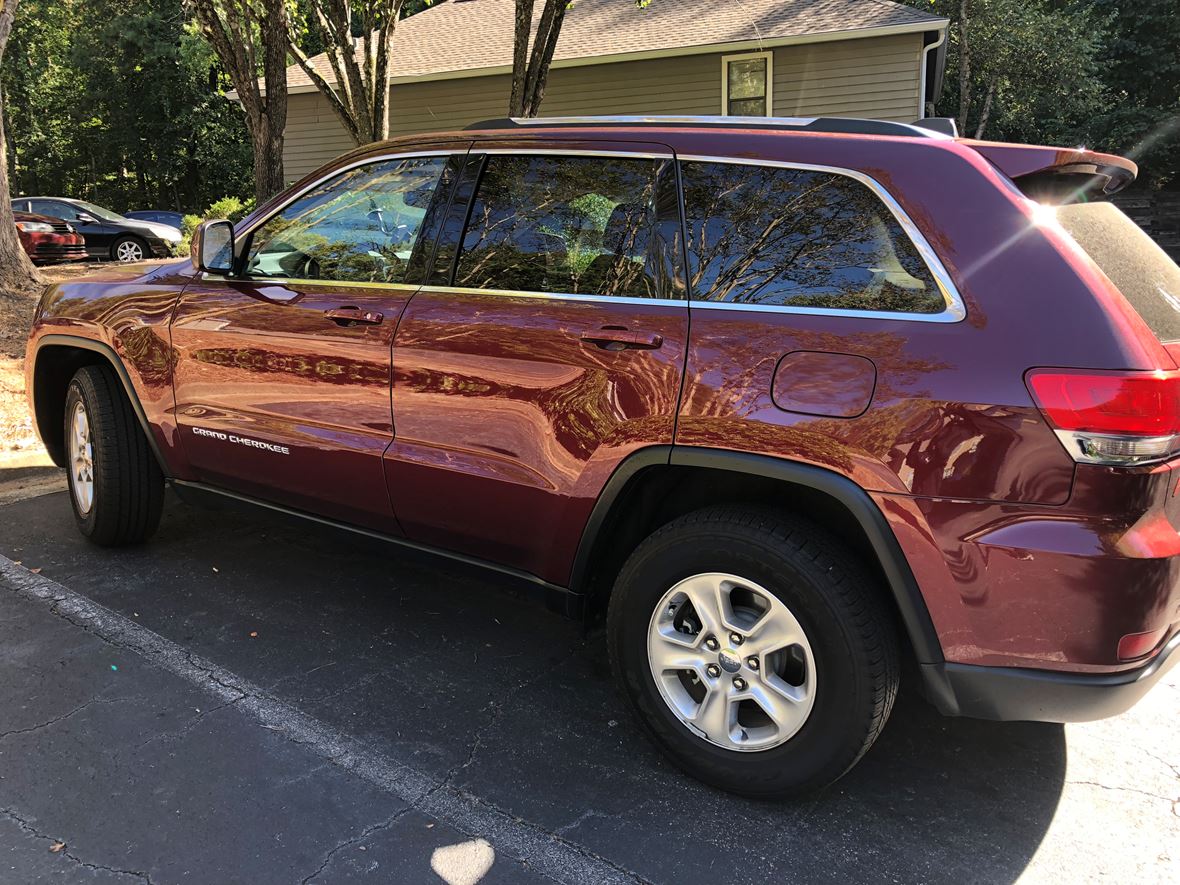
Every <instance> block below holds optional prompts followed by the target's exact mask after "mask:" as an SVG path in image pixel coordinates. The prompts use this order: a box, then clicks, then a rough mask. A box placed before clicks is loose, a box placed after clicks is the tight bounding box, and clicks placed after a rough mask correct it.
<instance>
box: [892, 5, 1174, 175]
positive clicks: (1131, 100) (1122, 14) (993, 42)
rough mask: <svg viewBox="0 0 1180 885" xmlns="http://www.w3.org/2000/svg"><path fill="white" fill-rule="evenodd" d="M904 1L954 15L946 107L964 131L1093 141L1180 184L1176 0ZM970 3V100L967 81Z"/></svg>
mask: <svg viewBox="0 0 1180 885" xmlns="http://www.w3.org/2000/svg"><path fill="white" fill-rule="evenodd" d="M901 2H904V3H906V4H907V5H909V6H914V7H916V8H919V9H923V10H925V11H928V12H934V13H937V14H939V15H943V16H946V17H947V18H949V19H950V20H951V25H950V31H949V46H948V50H947V66H946V79H945V82H944V86H943V90H942V95H941V96H940V98H939V100H938V104H937V109H936V112H937V113H938V114H939V115H940V116H951V117H957V118H960V128H961V129H962V131H963V134H964V135H971V136H974V135H977V134H981V135H982V137H984V138H989V139H994V140H997V141H1023V142H1033V143H1042V144H1045V143H1047V144H1084V145H1086V146H1087V147H1091V148H1095V149H1097V150H1104V151H1111V152H1114V153H1118V154H1123V155H1126V156H1131V157H1132V158H1133V159H1135V160H1136V161H1137V162H1138V163H1139V164H1140V179H1141V181H1143V182H1144V183H1145V184H1147V185H1149V186H1156V187H1158V186H1163V185H1168V184H1172V185H1175V184H1180V52H1177V46H1180V15H1177V14H1176V11H1175V9H1176V6H1175V0H1141V2H1137V3H1126V2H1123V0H968V2H967V3H965V4H964V3H962V2H961V0H901ZM964 6H966V9H967V29H966V30H967V35H966V36H967V46H968V59H969V69H970V77H969V79H968V83H967V94H966V100H965V101H964V100H963V99H964V96H963V95H962V94H961V90H960V84H959V71H960V62H961V59H962V55H963V51H962V50H963V45H962V44H963V36H962V33H961V29H960V18H961V15H962V11H963V8H964ZM989 92H990V94H991V101H990V103H989V102H988V99H987V96H988V94H989ZM985 107H986V108H987V113H986V118H985V113H984V111H985ZM964 117H965V120H964V119H963V118H964ZM981 122H982V123H983V124H984V125H983V129H982V132H981V133H980V124H981Z"/></svg>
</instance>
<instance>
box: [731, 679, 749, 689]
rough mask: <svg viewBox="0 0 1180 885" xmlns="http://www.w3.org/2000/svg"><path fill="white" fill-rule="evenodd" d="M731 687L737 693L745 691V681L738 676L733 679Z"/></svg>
mask: <svg viewBox="0 0 1180 885" xmlns="http://www.w3.org/2000/svg"><path fill="white" fill-rule="evenodd" d="M733 687H734V688H736V689H737V690H738V691H745V690H746V680H744V679H742V677H740V676H735V677H733Z"/></svg>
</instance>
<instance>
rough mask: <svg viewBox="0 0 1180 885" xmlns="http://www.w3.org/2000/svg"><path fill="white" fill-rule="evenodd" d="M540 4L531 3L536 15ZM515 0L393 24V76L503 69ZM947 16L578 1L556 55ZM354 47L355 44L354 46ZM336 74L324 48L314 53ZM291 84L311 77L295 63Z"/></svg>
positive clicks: (846, 4) (815, 7) (861, 8)
mask: <svg viewBox="0 0 1180 885" xmlns="http://www.w3.org/2000/svg"><path fill="white" fill-rule="evenodd" d="M541 6H542V4H541V3H537V4H536V11H535V15H537V16H539V15H540V8H541ZM513 10H514V0H444V2H442V3H440V4H439V5H437V6H434V7H432V8H430V9H427V10H425V11H424V12H420V13H418V14H417V15H413V16H410V17H409V18H407V19H406V20H405V21H402V22H401V23H399V24H398V26H397V30H396V32H395V34H394V40H393V52H392V53H391V57H390V77H391V78H392V79H402V78H420V77H427V76H430V75H432V74H441V73H451V74H454V73H455V72H460V71H471V72H472V74H473V75H474V74H475V73H477V72H483V71H485V70H486V69H488V68H508V69H510V67H511V64H512V33H513ZM945 21H946V19H943V18H940V17H938V16H936V15H931V14H930V13H927V12H922V11H921V10H918V9H914V8H913V7H910V6H903V5H901V4H900V3H893V2H889V0H740V2H727V3H722V2H710V0H698V2H693V0H654V2H652V4H651V5H650V6H648V7H647V8H646V9H642V10H641V9H637V8H636V6H635V2H634V0H577V2H576V3H574V4H573V6H572V7H570V10H569V12H568V13H567V14H566V19H565V23H564V25H563V26H562V30H561V38H560V39H559V40H558V43H557V49H556V51H555V53H554V61H555V63H559V62H563V61H565V62H569V61H571V60H575V59H586V58H596V57H601V56H612V55H628V54H631V53H640V52H656V51H667V50H674V49H678V48H691V47H708V46H720V45H726V44H731V43H739V42H747V41H752V40H757V41H763V40H764V41H768V42H772V43H773V42H776V41H780V40H782V39H783V38H790V37H803V36H808V35H817V34H828V33H839V32H844V31H860V30H867V29H877V28H889V27H895V26H898V25H921V24H923V23H927V24H929V25H930V27H931V28H936V27H940V26H941V25H942V24H943V23H945ZM358 51H359V50H358ZM312 62H313V64H314V65H315V67H316V69H317V70H319V71H321V72H322V73H323V74H324V76H325V77H327V78H328V80H329V81H331V80H332V79H333V77H332V71H331V68H330V67H329V66H328V62H327V59H326V57H325V56H323V55H317V56H316V57H315V58H313V59H312ZM287 86H288V88H289V89H299V90H303V89H306V88H307V87H310V86H311V81H310V80H309V79H308V77H307V75H306V74H304V73H303V71H302V70H300V69H299V68H298V67H291V68H289V69H288V71H287Z"/></svg>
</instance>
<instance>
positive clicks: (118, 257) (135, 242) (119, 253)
mask: <svg viewBox="0 0 1180 885" xmlns="http://www.w3.org/2000/svg"><path fill="white" fill-rule="evenodd" d="M111 257H112V258H113V259H115V261H143V260H144V259H145V258H147V246H145V245H144V242H143V240H140V239H138V238H136V237H122V238H121V239H118V240H116V241H115V244H114V245H113V246H111Z"/></svg>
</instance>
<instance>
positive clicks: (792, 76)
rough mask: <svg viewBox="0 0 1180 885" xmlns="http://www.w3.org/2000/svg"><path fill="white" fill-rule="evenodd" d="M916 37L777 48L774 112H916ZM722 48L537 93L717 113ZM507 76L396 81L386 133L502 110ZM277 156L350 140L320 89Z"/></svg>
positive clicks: (340, 146) (553, 80)
mask: <svg viewBox="0 0 1180 885" xmlns="http://www.w3.org/2000/svg"><path fill="white" fill-rule="evenodd" d="M921 48H922V35H921V34H902V35H896V36H891V37H873V38H868V39H859V40H842V41H837V42H831V43H812V44H804V45H799V46H784V47H779V48H777V49H775V50H774V112H775V114H777V115H778V116H783V117H792V116H820V115H827V116H841V117H876V118H878V119H882V120H901V121H909V120H913V119H914V117H915V116H917V109H918V88H919V67H920V53H921ZM721 58H722V55H721V54H720V53H718V54H708V55H688V56H680V57H678V58H662V59H652V60H649V61H632V62H619V63H615V64H604V65H594V66H585V67H572V68H556V69H554V70H553V71H552V72H551V73H550V76H549V85H548V88H547V89H546V91H545V102H544V105H543V110H544V113H545V114H546V115H547V116H564V115H577V114H719V113H721V110H722V108H721ZM508 90H509V78H508V75H506V74H503V75H496V76H491V77H468V78H462V79H452V80H435V81H432V82H422V83H401V84H396V85H394V86H393V87H391V89H390V131H391V134H393V135H408V134H412V133H416V132H430V131H442V130H447V129H459V128H462V127H463V126H466V125H467V124H468V123H471V122H474V121H475V120H483V119H489V118H493V117H503V116H504V115H505V112H506V109H507V106H508ZM289 114H290V119H289V121H288V126H287V147H286V151H285V152H284V157H285V160H286V163H287V177H288V178H296V177H298V176H299V175H302V174H304V173H306V172H307V171H309V170H310V169H313V168H315V167H316V166H318V165H319V164H320V163H324V162H327V161H328V160H330V159H331V158H332V157H333V156H335V155H336V154H339V153H341V152H343V151H344V150H346V149H348V148H349V147H350V146H351V144H350V142H349V140H348V137H347V136H346V135H345V134H344V130H343V128H342V127H341V126H340V123H339V122H338V121H337V120H336V118H335V116H334V115H333V114H332V112H331V110H330V109H329V108H328V106H327V103H326V102H324V101H323V100H322V99H320V98H319V96H318V95H293V96H291V109H290V111H289Z"/></svg>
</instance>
